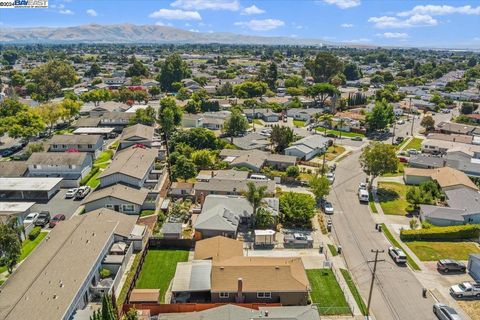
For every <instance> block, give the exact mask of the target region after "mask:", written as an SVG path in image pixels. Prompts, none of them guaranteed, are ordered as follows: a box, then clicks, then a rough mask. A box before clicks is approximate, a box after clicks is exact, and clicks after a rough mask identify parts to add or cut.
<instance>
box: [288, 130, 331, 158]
mask: <svg viewBox="0 0 480 320" xmlns="http://www.w3.org/2000/svg"><path fill="white" fill-rule="evenodd" d="M330 144H331V139H328V138H325V137H323V136H321V135H319V134H314V135H311V136H308V137H305V138H303V139H300V140H297V141H295V142H293V143H292V144H291V145H290V147H288V148H286V149H285V154H286V155H289V156H295V157H297V158H298V159H303V160H307V161H308V160H310V159H312V158H314V157H316V156H317V155H319V154H322V153H324V152H325V151H326V149H327V148H328V146H329V145H330Z"/></svg>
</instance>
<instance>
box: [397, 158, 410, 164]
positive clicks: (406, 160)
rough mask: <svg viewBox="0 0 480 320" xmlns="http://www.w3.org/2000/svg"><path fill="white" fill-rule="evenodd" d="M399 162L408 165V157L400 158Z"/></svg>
mask: <svg viewBox="0 0 480 320" xmlns="http://www.w3.org/2000/svg"><path fill="white" fill-rule="evenodd" d="M398 161H400V162H402V163H408V158H406V157H398Z"/></svg>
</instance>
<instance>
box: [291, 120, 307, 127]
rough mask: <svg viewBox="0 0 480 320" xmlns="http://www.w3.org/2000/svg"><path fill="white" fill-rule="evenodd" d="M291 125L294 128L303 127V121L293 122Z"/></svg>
mask: <svg viewBox="0 0 480 320" xmlns="http://www.w3.org/2000/svg"><path fill="white" fill-rule="evenodd" d="M293 125H294V126H295V127H305V121H302V120H293Z"/></svg>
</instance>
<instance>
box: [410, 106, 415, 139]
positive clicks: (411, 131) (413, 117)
mask: <svg viewBox="0 0 480 320" xmlns="http://www.w3.org/2000/svg"><path fill="white" fill-rule="evenodd" d="M410 112H411V113H412V129H411V130H410V135H411V136H412V138H413V124H414V123H415V115H414V114H413V109H412V97H410Z"/></svg>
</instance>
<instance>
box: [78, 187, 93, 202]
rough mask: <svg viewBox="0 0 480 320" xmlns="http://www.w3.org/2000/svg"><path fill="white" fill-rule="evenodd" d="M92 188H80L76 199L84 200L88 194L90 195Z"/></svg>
mask: <svg viewBox="0 0 480 320" xmlns="http://www.w3.org/2000/svg"><path fill="white" fill-rule="evenodd" d="M90 190H91V189H90V187H89V186H81V187H80V188H78V191H77V193H75V199H83V198H85V197H86V196H87V194H89V193H90Z"/></svg>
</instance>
